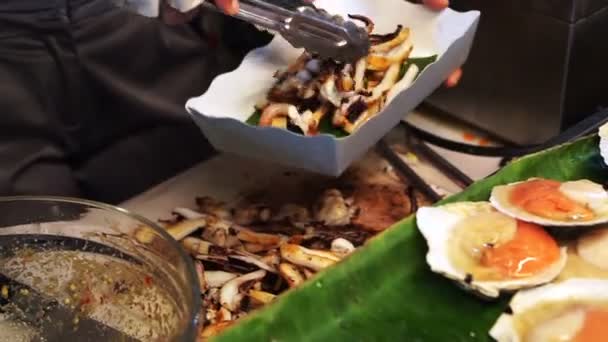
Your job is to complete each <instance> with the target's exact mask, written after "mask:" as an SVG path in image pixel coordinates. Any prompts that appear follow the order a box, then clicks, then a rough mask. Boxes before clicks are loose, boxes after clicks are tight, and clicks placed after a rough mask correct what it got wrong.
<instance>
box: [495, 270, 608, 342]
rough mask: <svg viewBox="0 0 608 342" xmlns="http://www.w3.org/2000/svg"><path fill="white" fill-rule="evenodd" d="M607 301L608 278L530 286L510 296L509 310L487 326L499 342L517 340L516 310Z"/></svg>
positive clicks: (521, 311) (515, 341)
mask: <svg viewBox="0 0 608 342" xmlns="http://www.w3.org/2000/svg"><path fill="white" fill-rule="evenodd" d="M571 301H585V302H591V303H594V302H597V301H608V280H600V279H580V278H579V279H570V280H567V281H564V282H561V283H556V284H548V285H544V286H541V287H537V288H534V289H529V290H523V291H520V292H518V293H517V294H516V295H515V296H513V298H512V299H511V303H510V305H509V309H510V310H509V312H508V313H503V314H502V315H501V316H500V317H499V318H498V320H497V321H496V323H495V324H494V326H493V327H492V328H491V329H490V336H492V337H493V338H494V339H495V340H497V341H499V342H503V341H504V342H506V341H509V342H520V341H521V340H522V337H521V336H519V333H518V332H517V330H516V328H515V317H516V316H517V315H518V314H521V313H523V312H526V311H528V310H531V309H533V308H535V307H536V306H537V305H545V304H546V303H551V302H560V303H562V302H571Z"/></svg>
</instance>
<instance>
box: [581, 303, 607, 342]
mask: <svg viewBox="0 0 608 342" xmlns="http://www.w3.org/2000/svg"><path fill="white" fill-rule="evenodd" d="M606 341H608V311H605V310H597V309H592V310H588V311H587V312H586V313H585V321H584V323H583V327H582V328H581V330H579V331H578V333H577V334H576V337H575V338H574V341H573V342H606Z"/></svg>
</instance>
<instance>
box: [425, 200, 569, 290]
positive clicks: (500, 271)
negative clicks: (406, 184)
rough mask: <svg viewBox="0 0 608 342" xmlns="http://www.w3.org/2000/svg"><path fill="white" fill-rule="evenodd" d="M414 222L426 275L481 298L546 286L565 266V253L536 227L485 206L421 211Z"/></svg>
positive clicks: (472, 204) (455, 205)
mask: <svg viewBox="0 0 608 342" xmlns="http://www.w3.org/2000/svg"><path fill="white" fill-rule="evenodd" d="M416 218H417V223H418V229H419V230H420V232H421V233H422V235H423V236H424V238H425V239H426V241H427V244H428V247H429V250H428V253H427V255H426V260H427V263H428V264H429V266H430V268H431V270H432V271H433V272H436V273H440V274H442V275H443V276H445V277H447V278H449V279H452V280H455V281H456V282H458V283H459V284H461V285H462V286H463V287H464V288H466V289H469V290H472V291H474V292H476V293H479V294H481V295H483V296H484V297H490V298H496V297H498V296H499V295H500V292H501V291H503V290H504V291H513V290H518V289H521V288H527V287H532V286H537V285H540V284H545V283H548V282H550V281H551V280H553V279H554V278H555V277H557V275H558V274H559V273H560V271H561V270H562V268H563V267H564V265H565V263H566V258H567V257H566V248H564V247H559V245H558V244H557V242H556V241H555V240H554V239H553V237H551V235H549V234H548V233H547V232H546V231H545V230H544V229H543V228H542V227H540V226H538V225H535V224H531V223H527V222H523V221H518V220H516V219H514V218H511V217H509V216H507V215H504V214H502V213H500V212H498V211H496V210H495V209H494V208H493V207H492V206H491V204H490V203H489V202H459V203H452V204H446V205H443V206H439V207H423V208H420V209H419V210H418V213H417V216H416Z"/></svg>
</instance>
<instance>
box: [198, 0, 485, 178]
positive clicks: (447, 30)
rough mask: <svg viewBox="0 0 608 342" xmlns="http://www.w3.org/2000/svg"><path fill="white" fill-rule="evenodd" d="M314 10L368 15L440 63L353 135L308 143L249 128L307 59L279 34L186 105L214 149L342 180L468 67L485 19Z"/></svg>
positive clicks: (405, 9)
mask: <svg viewBox="0 0 608 342" xmlns="http://www.w3.org/2000/svg"><path fill="white" fill-rule="evenodd" d="M315 4H316V5H317V6H318V7H321V8H325V9H326V10H327V11H329V12H330V13H336V14H340V15H343V16H346V15H347V14H362V15H365V16H368V17H369V18H371V19H372V20H373V21H374V23H375V30H374V32H375V33H389V32H393V31H394V30H395V28H396V27H397V25H403V26H404V27H410V28H411V34H412V39H413V44H414V50H413V53H412V56H411V57H425V56H431V55H435V54H437V55H438V59H437V61H436V62H434V63H433V64H431V65H429V66H428V67H427V68H425V69H424V70H423V72H422V73H421V74H420V75H419V76H418V78H417V79H416V81H415V82H414V83H413V84H412V86H411V87H410V88H408V89H406V90H404V91H402V92H401V93H399V95H397V96H396V97H395V98H394V99H393V100H392V101H391V102H389V103H388V104H387V105H386V107H384V109H383V110H382V111H381V112H380V113H378V114H377V115H376V116H375V117H373V118H372V119H370V120H369V121H368V122H367V123H365V124H364V125H363V126H361V128H360V129H359V130H357V131H355V132H354V133H353V134H351V135H349V136H347V137H344V138H335V137H333V136H330V135H326V134H321V135H318V136H312V137H307V136H302V135H298V134H295V133H292V132H290V131H287V130H282V129H278V128H273V127H255V126H251V125H248V124H247V123H245V121H246V120H247V119H248V118H249V117H250V116H251V115H252V113H253V112H254V110H255V109H254V106H255V104H256V103H259V102H260V101H261V100H263V99H265V97H266V93H267V91H268V90H269V89H270V88H271V87H272V85H273V84H274V81H275V80H274V78H273V75H274V73H275V72H276V71H277V70H280V69H284V68H285V67H286V66H287V65H289V64H290V63H291V62H293V61H294V60H295V59H296V58H297V57H298V56H299V55H300V54H301V53H302V50H300V49H295V48H293V47H292V46H291V45H289V43H287V42H286V41H285V40H284V39H283V38H281V37H280V36H278V35H277V36H275V37H274V39H273V40H272V42H271V43H270V44H268V45H267V46H265V47H262V48H259V49H256V50H254V51H252V52H251V53H249V54H248V55H247V56H246V57H245V59H244V60H243V62H242V64H241V65H240V66H239V67H238V68H237V69H236V70H234V71H232V72H230V73H226V74H223V75H220V76H219V77H217V78H216V79H215V80H214V81H213V82H212V84H211V86H210V87H209V89H208V90H207V92H206V93H205V94H203V95H202V96H199V97H196V98H192V99H190V100H189V101H188V102H187V104H186V109H187V110H188V113H190V115H191V116H192V118H193V119H194V120H195V121H196V123H197V124H198V126H199V127H200V128H201V130H202V131H203V133H204V134H205V136H206V137H207V139H209V141H210V142H211V143H212V144H213V146H214V147H215V148H216V149H218V150H220V151H224V152H229V153H234V154H238V155H243V156H247V157H250V158H258V159H263V160H267V161H269V162H275V163H280V164H284V165H288V166H292V167H297V168H301V169H305V170H309V171H313V172H318V173H321V174H326V175H331V176H338V175H340V174H341V173H342V172H343V171H344V170H345V169H346V168H347V167H348V166H349V165H350V164H351V163H352V162H354V161H355V160H357V159H358V158H359V157H361V156H362V155H363V154H364V153H365V152H366V151H367V150H368V149H369V148H370V147H372V146H373V145H374V144H375V143H376V142H378V141H379V140H380V139H381V138H382V137H383V136H384V135H385V134H386V133H388V132H389V131H390V130H391V129H392V128H393V127H395V126H396V125H397V124H398V123H399V121H400V120H402V119H403V117H404V115H405V114H407V113H409V112H410V111H411V110H412V109H414V108H415V107H416V106H417V105H419V104H420V103H421V102H422V101H423V100H424V99H425V98H426V97H427V96H429V95H430V94H431V93H432V92H433V90H435V89H436V88H437V87H439V86H441V84H442V83H443V81H444V80H445V79H446V78H447V77H448V75H449V74H450V73H451V72H452V71H453V70H455V69H456V68H457V67H459V66H461V65H462V64H463V63H464V61H465V60H466V58H467V56H468V53H469V50H470V47H471V44H472V42H473V37H474V36H475V31H476V28H477V22H478V19H479V12H477V11H470V12H466V13H459V12H455V11H453V10H450V9H446V10H443V11H441V12H434V11H431V10H428V9H426V8H425V7H423V6H421V5H413V4H410V3H408V2H406V1H404V0H382V1H375V0H318V1H316V2H315Z"/></svg>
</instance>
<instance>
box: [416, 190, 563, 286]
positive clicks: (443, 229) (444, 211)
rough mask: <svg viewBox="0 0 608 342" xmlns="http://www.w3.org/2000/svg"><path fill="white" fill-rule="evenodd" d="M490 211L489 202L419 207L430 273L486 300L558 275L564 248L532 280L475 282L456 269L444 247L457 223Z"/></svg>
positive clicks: (419, 227)
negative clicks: (443, 277) (557, 257)
mask: <svg viewBox="0 0 608 342" xmlns="http://www.w3.org/2000/svg"><path fill="white" fill-rule="evenodd" d="M490 211H494V208H492V206H491V204H490V203H489V202H459V203H452V204H446V205H444V206H439V207H423V208H420V209H419V210H418V213H417V215H416V220H417V223H418V229H419V230H420V232H421V233H422V235H423V236H424V238H425V239H426V241H427V244H428V247H429V251H428V253H427V255H426V261H427V263H428V264H429V266H430V268H431V270H432V271H433V272H436V273H439V274H441V275H443V276H445V277H446V278H448V279H452V280H454V281H456V282H458V283H459V284H460V285H461V286H462V287H464V288H465V289H467V290H471V291H473V292H475V293H478V294H481V295H482V296H484V297H487V298H497V297H498V296H499V295H500V292H501V291H514V290H518V289H522V288H528V287H532V286H537V285H541V284H545V283H548V282H550V281H552V280H553V279H554V278H555V277H557V276H558V275H559V273H560V272H561V270H562V269H563V267H564V265H565V264H566V260H567V249H566V247H562V248H561V249H560V252H561V253H560V254H561V255H560V258H559V260H558V261H557V262H555V263H554V264H553V265H551V266H550V267H548V268H547V269H546V270H544V271H543V272H540V273H538V274H536V275H534V276H532V277H527V278H520V279H512V280H504V281H476V280H475V279H470V275H467V273H466V272H464V271H461V270H459V269H458V268H457V267H456V266H455V265H454V264H453V263H452V261H451V260H450V259H449V258H448V255H447V253H448V244H449V243H450V237H451V235H452V234H451V233H452V231H453V230H454V229H455V228H456V227H457V225H458V223H459V222H460V221H461V220H463V219H465V218H467V217H470V216H474V215H476V214H479V213H487V212H490Z"/></svg>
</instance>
